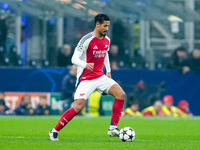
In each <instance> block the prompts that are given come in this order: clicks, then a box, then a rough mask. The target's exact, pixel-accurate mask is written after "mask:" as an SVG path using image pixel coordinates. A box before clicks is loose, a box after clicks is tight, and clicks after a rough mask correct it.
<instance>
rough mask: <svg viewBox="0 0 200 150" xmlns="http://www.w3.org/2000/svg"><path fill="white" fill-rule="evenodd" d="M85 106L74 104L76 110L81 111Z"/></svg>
mask: <svg viewBox="0 0 200 150" xmlns="http://www.w3.org/2000/svg"><path fill="white" fill-rule="evenodd" d="M83 108H84V105H74V110H75V111H76V112H77V113H79V112H81V110H82V109H83Z"/></svg>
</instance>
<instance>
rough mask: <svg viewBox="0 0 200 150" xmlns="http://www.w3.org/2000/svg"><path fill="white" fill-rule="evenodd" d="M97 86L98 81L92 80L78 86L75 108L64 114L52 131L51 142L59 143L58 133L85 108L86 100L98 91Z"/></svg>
mask: <svg viewBox="0 0 200 150" xmlns="http://www.w3.org/2000/svg"><path fill="white" fill-rule="evenodd" d="M95 85H96V81H92V80H89V81H82V82H80V84H78V87H77V88H76V92H75V95H74V99H75V101H74V106H73V107H72V108H70V109H69V110H67V111H65V112H64V113H63V115H62V117H61V118H60V120H59V121H58V123H57V125H56V126H55V127H54V128H53V129H52V130H51V131H50V134H49V137H50V140H52V141H58V138H57V137H58V132H59V131H60V130H61V129H62V128H63V127H64V126H65V125H66V124H67V123H68V122H69V121H70V120H71V119H72V118H73V117H75V116H76V115H77V114H78V113H79V112H80V111H81V110H82V109H83V108H84V106H85V103H86V100H87V99H88V97H89V96H90V95H91V94H92V92H93V91H94V90H95V89H96V86H95ZM55 137H56V138H55Z"/></svg>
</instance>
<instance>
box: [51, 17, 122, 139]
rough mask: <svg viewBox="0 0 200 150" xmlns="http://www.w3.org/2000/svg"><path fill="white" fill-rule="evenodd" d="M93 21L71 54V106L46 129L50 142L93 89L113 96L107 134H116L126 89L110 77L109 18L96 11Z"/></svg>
mask: <svg viewBox="0 0 200 150" xmlns="http://www.w3.org/2000/svg"><path fill="white" fill-rule="evenodd" d="M94 22H95V29H94V31H93V32H90V33H88V34H87V35H85V36H84V37H83V38H82V39H81V40H80V41H79V43H78V45H77V47H76V48H75V51H74V54H73V56H72V63H73V64H75V65H77V66H78V68H77V81H76V88H75V95H74V106H73V107H72V108H70V109H68V110H67V111H65V112H64V113H63V115H62V117H61V118H60V120H59V121H58V123H57V125H56V126H55V127H54V128H53V129H52V130H51V131H50V132H49V138H50V140H52V141H58V132H59V131H60V130H61V129H62V128H63V127H64V126H65V125H66V124H67V123H68V122H69V121H70V120H71V119H72V118H73V117H75V116H76V115H77V114H78V113H79V112H80V111H81V110H82V109H83V108H84V106H85V103H86V100H87V99H88V97H89V96H90V95H91V94H92V93H93V92H94V91H95V90H98V91H99V92H101V93H107V94H110V95H112V96H114V97H115V100H114V103H113V109H112V117H111V124H110V128H109V129H108V135H109V136H111V137H114V136H119V129H118V128H117V124H118V122H119V120H120V117H121V114H122V111H123V106H124V101H125V92H124V91H123V89H122V88H121V87H120V86H119V84H117V83H116V82H115V81H114V80H113V79H111V69H110V62H109V56H108V51H109V45H110V39H109V38H108V37H107V36H106V33H107V31H108V28H109V25H110V19H109V17H108V16H107V15H106V14H98V15H97V16H95V18H94ZM103 65H105V67H106V75H104V73H103V71H102V69H103Z"/></svg>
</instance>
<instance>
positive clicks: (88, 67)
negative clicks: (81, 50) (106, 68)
mask: <svg viewBox="0 0 200 150" xmlns="http://www.w3.org/2000/svg"><path fill="white" fill-rule="evenodd" d="M85 68H86V69H87V70H90V71H93V69H94V63H87V65H86V67H85Z"/></svg>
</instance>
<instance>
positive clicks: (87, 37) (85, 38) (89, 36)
mask: <svg viewBox="0 0 200 150" xmlns="http://www.w3.org/2000/svg"><path fill="white" fill-rule="evenodd" d="M92 36H93V34H92V33H89V34H88V35H86V36H85V37H84V38H82V39H81V41H80V43H81V44H83V43H84V42H85V41H86V40H87V39H89V38H91V37H92Z"/></svg>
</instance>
